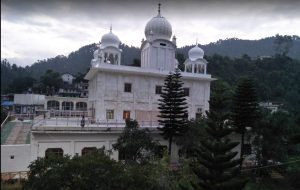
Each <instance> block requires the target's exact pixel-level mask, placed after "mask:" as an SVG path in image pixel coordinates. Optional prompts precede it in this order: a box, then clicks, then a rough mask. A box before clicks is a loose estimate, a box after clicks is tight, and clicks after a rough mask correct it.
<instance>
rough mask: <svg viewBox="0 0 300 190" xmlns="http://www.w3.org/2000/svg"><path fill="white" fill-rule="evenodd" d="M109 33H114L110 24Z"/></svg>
mask: <svg viewBox="0 0 300 190" xmlns="http://www.w3.org/2000/svg"><path fill="white" fill-rule="evenodd" d="M109 31H110V33H111V32H112V24H110V27H109Z"/></svg>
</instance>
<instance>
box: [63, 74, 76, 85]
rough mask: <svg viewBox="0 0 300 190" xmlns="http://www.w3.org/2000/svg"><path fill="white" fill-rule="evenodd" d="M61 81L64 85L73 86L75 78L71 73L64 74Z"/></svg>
mask: <svg viewBox="0 0 300 190" xmlns="http://www.w3.org/2000/svg"><path fill="white" fill-rule="evenodd" d="M61 79H62V81H63V82H64V83H67V84H72V83H73V80H74V79H75V77H74V76H73V75H71V74H70V73H64V74H62V75H61Z"/></svg>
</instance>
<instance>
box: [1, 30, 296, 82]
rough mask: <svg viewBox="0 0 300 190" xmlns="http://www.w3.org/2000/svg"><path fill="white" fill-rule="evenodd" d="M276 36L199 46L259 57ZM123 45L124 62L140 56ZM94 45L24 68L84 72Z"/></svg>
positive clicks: (208, 50)
mask: <svg viewBox="0 0 300 190" xmlns="http://www.w3.org/2000/svg"><path fill="white" fill-rule="evenodd" d="M274 39H275V37H269V38H264V39H261V40H240V39H236V38H234V39H226V40H219V41H217V42H215V43H210V44H207V45H200V46H201V48H203V50H204V51H205V55H207V56H211V55H214V54H218V55H222V56H228V57H230V58H238V57H241V56H243V55H244V54H247V55H248V56H250V57H251V58H257V57H259V56H273V55H274V54H275V51H274V45H273V42H274ZM191 47H193V45H190V46H185V47H180V48H177V52H178V53H181V54H183V55H184V59H185V58H186V57H187V53H188V50H189V49H190V48H191ZM120 48H121V49H122V50H123V53H122V65H132V64H133V60H134V59H140V49H139V48H137V47H133V46H131V47H129V46H127V45H125V44H121V45H120ZM95 49H96V44H89V45H86V46H84V47H81V48H80V49H79V50H77V51H75V52H72V53H70V54H69V55H68V56H64V55H58V56H56V57H54V58H48V59H45V60H39V61H38V62H36V63H34V64H32V65H31V66H30V67H26V68H25V70H26V72H27V73H28V74H29V75H30V76H32V77H34V78H35V79H39V77H40V76H41V75H43V74H44V73H45V72H46V70H48V69H52V70H53V71H56V72H59V73H64V72H69V73H71V74H77V73H78V72H81V73H84V72H86V71H87V70H88V68H89V67H90V61H91V59H92V56H93V52H94V51H95ZM299 52H300V38H299V37H298V36H293V46H292V48H291V49H290V51H289V53H288V56H289V57H291V58H294V59H298V60H300V53H299ZM1 74H2V73H1Z"/></svg>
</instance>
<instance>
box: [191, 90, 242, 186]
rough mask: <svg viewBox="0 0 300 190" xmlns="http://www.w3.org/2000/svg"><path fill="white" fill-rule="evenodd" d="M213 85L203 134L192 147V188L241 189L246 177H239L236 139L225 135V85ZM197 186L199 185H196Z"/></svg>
mask: <svg viewBox="0 0 300 190" xmlns="http://www.w3.org/2000/svg"><path fill="white" fill-rule="evenodd" d="M220 87H222V88H218V89H215V91H214V93H213V94H212V96H211V99H210V110H209V112H207V113H206V114H207V120H206V122H207V128H206V133H207V135H208V136H207V138H205V139H204V140H202V141H201V145H200V147H199V148H198V149H196V153H197V156H196V162H195V163H193V171H194V172H195V174H196V175H197V177H198V178H199V181H198V184H194V185H193V186H194V188H195V189H208V190H225V189H236V190H238V189H243V187H244V186H245V184H246V180H245V179H242V178H241V177H240V172H239V168H238V167H237V166H238V165H239V164H240V163H241V161H242V159H234V158H235V156H236V155H237V152H233V151H232V149H233V148H234V147H236V146H237V145H238V144H239V143H238V142H231V140H230V138H229V135H230V133H232V132H233V129H232V128H231V127H229V123H228V119H229V111H228V101H229V99H228V96H227V94H228V93H226V90H225V89H226V88H225V87H224V86H220ZM200 187H201V188H200Z"/></svg>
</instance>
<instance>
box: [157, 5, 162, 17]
mask: <svg viewBox="0 0 300 190" xmlns="http://www.w3.org/2000/svg"><path fill="white" fill-rule="evenodd" d="M160 6H161V4H160V3H158V10H157V12H158V14H157V16H160Z"/></svg>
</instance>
